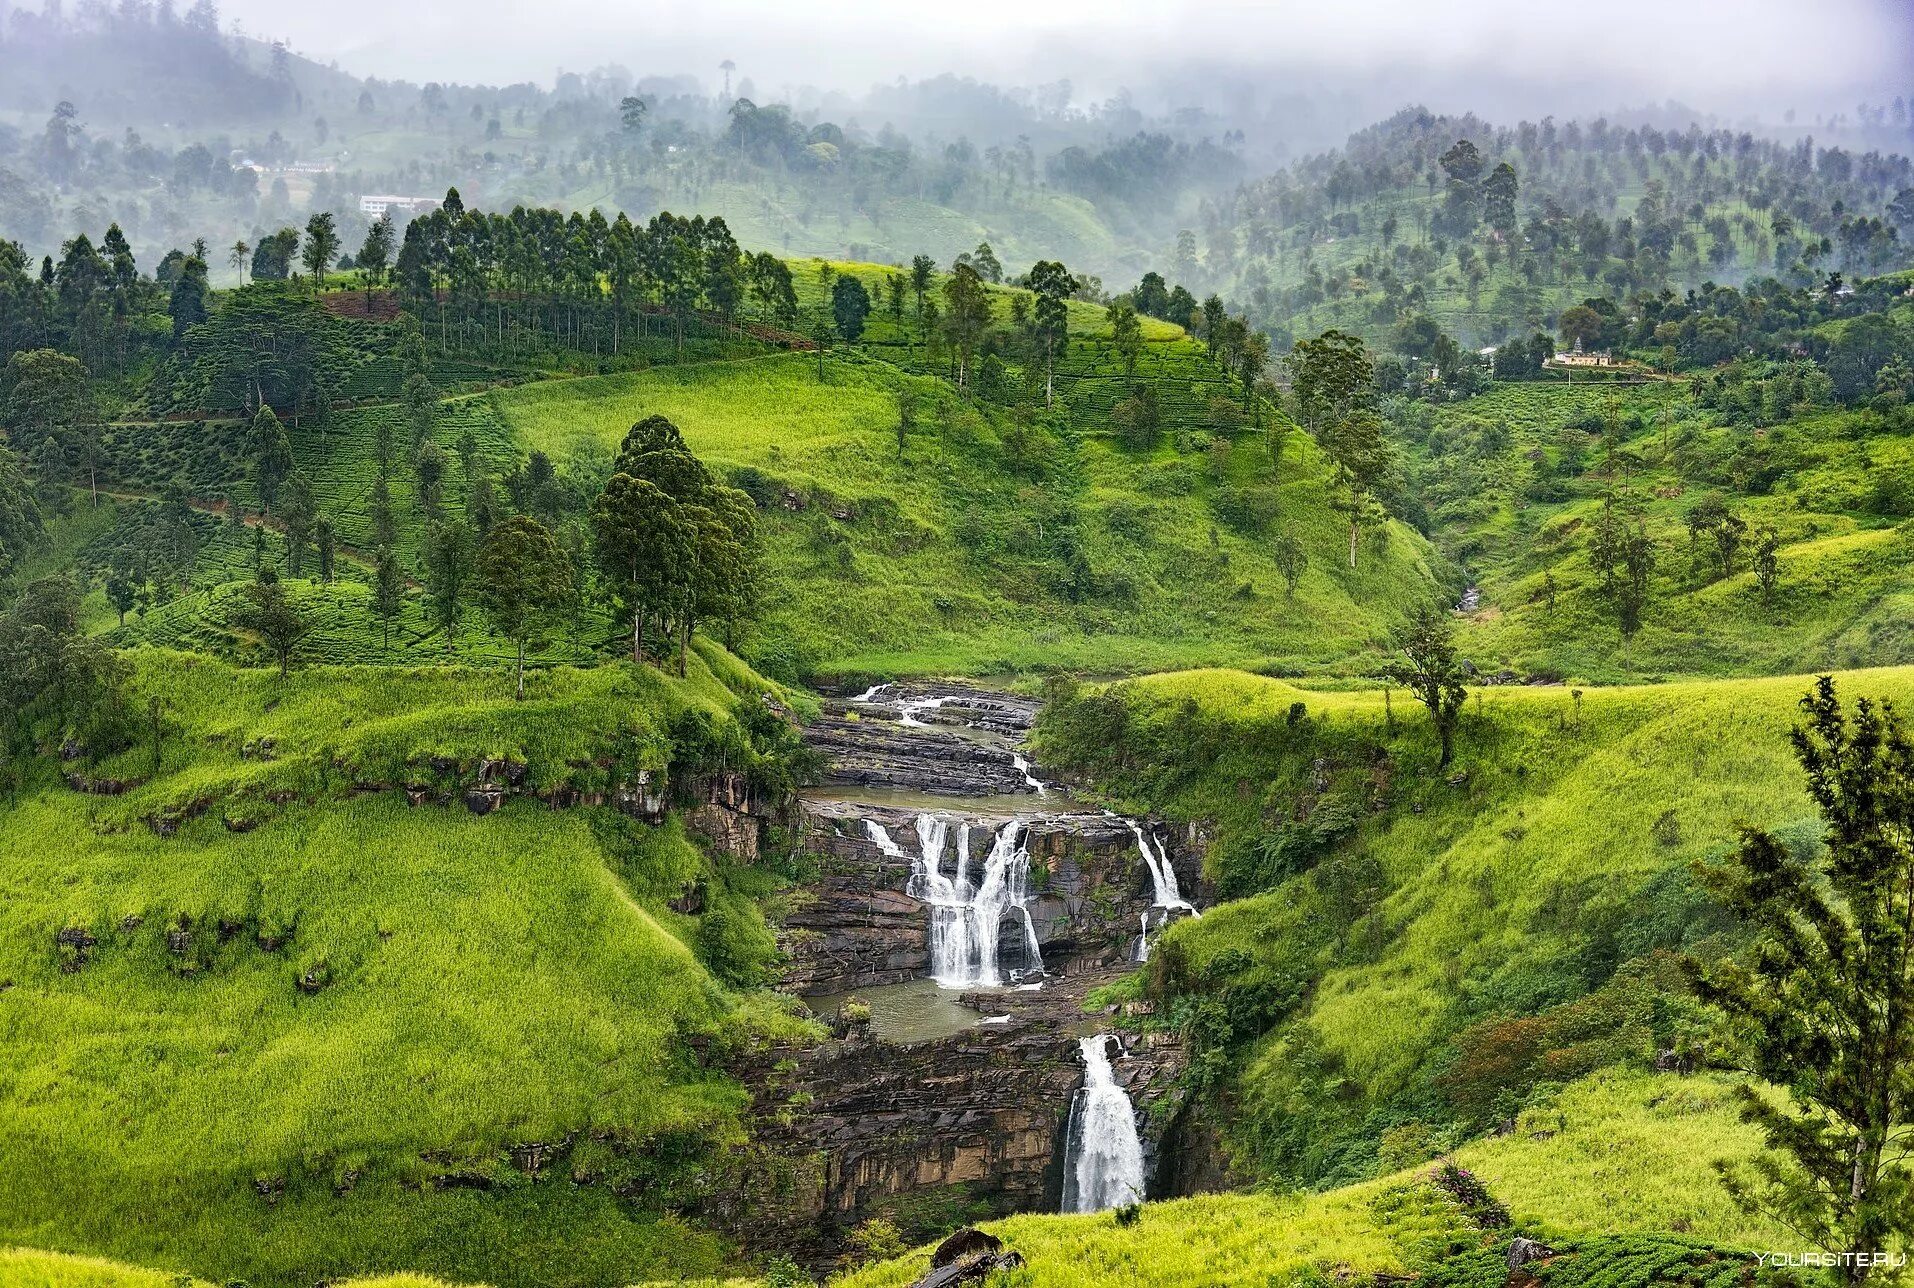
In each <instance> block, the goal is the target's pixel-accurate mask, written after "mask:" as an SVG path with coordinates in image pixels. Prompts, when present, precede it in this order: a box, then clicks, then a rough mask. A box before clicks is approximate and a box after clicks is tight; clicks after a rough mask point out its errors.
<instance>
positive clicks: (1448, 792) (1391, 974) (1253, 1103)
mask: <svg viewBox="0 0 1914 1288" xmlns="http://www.w3.org/2000/svg"><path fill="white" fill-rule="evenodd" d="M1839 685H1840V688H1841V691H1842V692H1843V694H1845V695H1846V696H1848V697H1850V698H1854V697H1860V696H1869V697H1876V698H1892V699H1895V700H1897V701H1899V702H1901V703H1902V704H1905V703H1906V702H1907V701H1908V699H1909V697H1910V691H1911V690H1914V671H1910V670H1908V669H1906V668H1901V669H1889V670H1875V671H1856V672H1848V673H1844V674H1843V675H1841V676H1840V677H1839ZM1807 686H1808V681H1807V679H1805V678H1803V677H1781V678H1774V679H1757V680H1732V681H1715V682H1705V683H1690V684H1675V685H1662V686H1653V687H1641V688H1617V689H1596V690H1588V691H1583V690H1574V691H1568V690H1566V689H1564V688H1560V687H1549V688H1533V687H1525V688H1506V689H1496V688H1488V689H1478V690H1476V691H1475V692H1474V694H1473V695H1472V697H1471V698H1470V700H1469V703H1468V705H1467V707H1466V708H1465V711H1464V713H1463V716H1462V720H1461V727H1460V732H1459V740H1458V755H1457V760H1456V763H1455V765H1454V772H1453V773H1444V774H1438V773H1437V772H1436V771H1435V761H1436V755H1435V744H1434V738H1433V735H1432V734H1431V732H1430V730H1429V728H1428V725H1427V722H1426V720H1425V719H1424V717H1423V713H1422V711H1421V708H1419V707H1416V706H1414V705H1413V703H1411V702H1410V701H1408V700H1406V699H1405V698H1404V695H1403V693H1402V692H1401V691H1397V692H1396V693H1395V694H1394V695H1393V696H1394V698H1395V699H1396V700H1395V701H1394V702H1392V703H1388V702H1386V701H1385V695H1384V694H1383V693H1381V692H1379V691H1377V690H1373V689H1372V690H1368V691H1363V692H1353V691H1352V692H1330V691H1322V690H1310V689H1302V688H1297V687H1295V686H1293V685H1289V684H1285V683H1283V682H1280V681H1276V680H1270V679H1262V678H1257V677H1252V676H1247V675H1242V674H1239V673H1235V672H1227V671H1209V672H1195V673H1190V674H1183V675H1162V676H1151V677H1146V678H1144V679H1140V680H1135V681H1130V682H1127V683H1123V684H1119V685H1115V686H1112V687H1108V688H1104V689H1101V690H1095V691H1086V692H1084V693H1081V694H1077V695H1075V696H1069V695H1066V696H1065V700H1064V701H1063V702H1062V703H1061V704H1059V705H1056V706H1053V708H1052V709H1051V710H1050V711H1049V712H1047V713H1046V716H1045V719H1044V723H1043V725H1042V726H1041V729H1040V732H1041V734H1042V738H1041V743H1040V748H1041V750H1042V752H1043V754H1044V757H1045V761H1044V763H1046V764H1050V765H1056V766H1067V767H1070V768H1073V769H1076V770H1078V771H1081V772H1085V773H1088V774H1090V775H1092V776H1093V778H1094V779H1095V781H1097V782H1099V783H1101V784H1102V785H1104V786H1105V787H1106V788H1107V789H1108V790H1109V792H1110V793H1111V794H1112V796H1113V798H1114V799H1115V800H1116V801H1117V802H1118V803H1119V804H1120V807H1122V808H1126V809H1130V810H1133V811H1138V812H1140V811H1142V810H1144V809H1149V810H1151V811H1153V812H1156V813H1158V814H1160V815H1165V816H1167V817H1169V818H1172V819H1179V820H1180V819H1188V820H1192V821H1197V820H1201V821H1202V824H1201V825H1202V826H1203V827H1204V828H1205V829H1206V830H1208V831H1210V833H1211V835H1212V836H1213V838H1214V839H1213V842H1212V845H1211V848H1210V851H1209V857H1208V859H1207V873H1208V876H1209V877H1210V879H1211V880H1212V881H1214V882H1215V884H1216V887H1217V890H1218V893H1219V895H1221V896H1222V897H1224V898H1226V899H1228V900H1229V902H1225V903H1223V904H1221V905H1220V906H1218V907H1216V908H1215V909H1213V910H1212V911H1210V912H1208V913H1206V914H1205V915H1204V916H1203V917H1202V918H1201V919H1200V920H1187V921H1182V922H1179V923H1178V924H1177V925H1175V926H1174V927H1173V928H1172V929H1171V930H1170V931H1169V932H1168V933H1167V934H1166V935H1165V936H1164V938H1163V940H1162V943H1161V946H1160V948H1159V949H1158V950H1157V951H1155V952H1153V954H1152V957H1151V962H1150V965H1149V968H1148V970H1147V973H1146V975H1145V976H1143V977H1139V978H1138V979H1137V980H1135V981H1133V982H1132V983H1131V984H1130V985H1126V986H1125V987H1124V988H1122V989H1120V990H1118V995H1119V996H1122V997H1126V998H1127V997H1138V996H1145V997H1147V998H1149V999H1150V1000H1152V1001H1153V1002H1155V1003H1156V1014H1155V1016H1154V1017H1152V1018H1151V1019H1149V1020H1147V1021H1145V1023H1146V1024H1156V1025H1168V1026H1172V1027H1175V1028H1177V1029H1179V1030H1180V1031H1181V1032H1182V1033H1183V1034H1184V1036H1185V1038H1186V1039H1187V1040H1189V1041H1192V1042H1194V1043H1196V1044H1197V1045H1198V1047H1199V1048H1200V1049H1203V1050H1206V1051H1208V1052H1211V1053H1212V1055H1211V1057H1210V1058H1209V1059H1207V1060H1206V1059H1205V1058H1203V1057H1199V1058H1198V1059H1197V1061H1196V1062H1195V1064H1194V1066H1193V1067H1194V1068H1195V1070H1196V1071H1197V1079H1198V1081H1197V1085H1198V1086H1199V1087H1201V1088H1203V1090H1204V1094H1205V1095H1206V1096H1209V1097H1213V1098H1214V1101H1215V1103H1216V1105H1217V1106H1219V1113H1220V1116H1221V1117H1222V1118H1223V1119H1224V1120H1225V1122H1226V1124H1227V1126H1226V1128H1225V1136H1226V1139H1227V1140H1228V1142H1229V1148H1230V1152H1231V1154H1232V1156H1233V1157H1235V1159H1236V1160H1237V1162H1238V1164H1239V1166H1241V1167H1242V1168H1243V1169H1244V1170H1245V1171H1246V1173H1247V1174H1249V1175H1253V1176H1259V1177H1267V1178H1271V1179H1274V1180H1276V1181H1279V1182H1285V1183H1291V1184H1294V1183H1305V1184H1321V1183H1324V1182H1333V1181H1343V1180H1353V1179H1357V1178H1361V1177H1364V1176H1367V1175H1369V1174H1370V1173H1371V1172H1372V1170H1373V1169H1374V1167H1375V1165H1376V1159H1377V1157H1378V1153H1377V1151H1378V1147H1379V1145H1378V1143H1379V1142H1381V1141H1386V1140H1387V1139H1388V1133H1389V1132H1390V1131H1391V1130H1392V1129H1403V1128H1409V1127H1413V1129H1414V1130H1415V1131H1416V1132H1419V1133H1427V1134H1428V1136H1429V1137H1430V1138H1433V1139H1437V1140H1455V1139H1462V1138H1466V1137H1468V1136H1469V1135H1471V1134H1472V1133H1476V1132H1479V1131H1481V1130H1483V1129H1485V1128H1487V1127H1489V1126H1491V1125H1492V1124H1494V1123H1495V1122H1497V1121H1500V1120H1502V1119H1504V1118H1507V1117H1510V1116H1513V1115H1514V1114H1516V1113H1517V1112H1518V1111H1519V1110H1520V1109H1521V1108H1522V1106H1523V1105H1524V1104H1525V1103H1528V1101H1527V1098H1528V1097H1530V1096H1532V1095H1535V1094H1538V1091H1539V1092H1542V1093H1545V1092H1546V1089H1547V1087H1548V1086H1549V1085H1550V1084H1552V1083H1556V1082H1559V1081H1561V1080H1563V1079H1565V1078H1570V1077H1575V1076H1579V1075H1580V1074H1582V1073H1585V1072H1588V1071H1590V1070H1593V1069H1596V1068H1600V1067H1603V1066H1605V1065H1609V1064H1612V1063H1616V1062H1622V1063H1631V1064H1637V1065H1642V1064H1646V1063H1647V1062H1649V1061H1650V1060H1652V1059H1654V1058H1656V1057H1657V1056H1658V1055H1660V1054H1661V1053H1662V1052H1667V1051H1673V1052H1677V1053H1682V1052H1688V1053H1690V1054H1684V1055H1680V1057H1679V1058H1682V1059H1684V1060H1687V1059H1693V1058H1695V1057H1696V1056H1698V1055H1699V1054H1700V1052H1701V1050H1702V1044H1703V1041H1704V1036H1705V1026H1703V1025H1701V1024H1700V1023H1699V1022H1698V1021H1699V1017H1698V1015H1697V1013H1696V1012H1695V1011H1694V1009H1693V1007H1694V1003H1693V1002H1692V1001H1690V1000H1688V998H1687V994H1686V988H1685V985H1684V984H1683V982H1682V980H1681V978H1680V975H1679V972H1678V971H1676V970H1675V969H1674V966H1673V962H1672V960H1671V958H1670V954H1671V953H1673V952H1676V951H1695V952H1701V953H1704V954H1706V953H1709V952H1713V951H1719V950H1720V948H1721V947H1722V946H1723V945H1725V944H1728V943H1732V942H1733V935H1734V933H1735V932H1734V930H1733V927H1732V925H1731V924H1730V923H1728V922H1727V921H1725V920H1724V919H1723V918H1722V916H1721V914H1720V913H1719V911H1718V910H1717V909H1716V908H1715V906H1714V905H1713V904H1712V902H1711V901H1710V900H1709V899H1708V898H1707V897H1706V896H1705V895H1704V894H1703V893H1701V891H1700V890H1699V889H1698V888H1697V887H1696V885H1695V883H1694V880H1693V877H1692V875H1691V873H1690V865H1691V864H1692V863H1693V862H1694V861H1695V860H1699V859H1707V858H1711V857H1717V856H1719V855H1720V854H1721V853H1722V852H1723V851H1724V850H1725V849H1726V848H1727V847H1728V846H1729V845H1731V844H1732V843H1733V841H1734V838H1735V835H1736V832H1735V829H1736V827H1737V826H1738V825H1740V824H1742V823H1749V824H1754V825H1759V826H1763V827H1767V828H1770V829H1776V830H1778V832H1779V833H1780V834H1781V835H1782V836H1783V837H1784V838H1786V839H1787V840H1788V842H1789V843H1790V844H1792V845H1798V846H1813V845H1816V844H1818V843H1819V842H1818V837H1819V834H1820V830H1819V825H1818V822H1817V819H1816V816H1815V814H1814V812H1813V809H1812V806H1811V805H1810V803H1809V801H1808V799H1807V797H1806V795H1805V792H1804V785H1803V782H1802V779H1801V777H1800V774H1799V771H1798V769H1797V767H1796V765H1795V762H1794V760H1793V758H1792V756H1791V754H1790V751H1789V747H1788V743H1787V739H1786V736H1785V735H1786V731H1787V730H1788V728H1789V727H1790V725H1791V723H1792V721H1793V719H1794V717H1795V715H1796V713H1795V711H1794V703H1795V701H1796V700H1797V699H1799V698H1800V697H1801V696H1802V695H1803V693H1804V692H1805V691H1806V689H1807Z"/></svg>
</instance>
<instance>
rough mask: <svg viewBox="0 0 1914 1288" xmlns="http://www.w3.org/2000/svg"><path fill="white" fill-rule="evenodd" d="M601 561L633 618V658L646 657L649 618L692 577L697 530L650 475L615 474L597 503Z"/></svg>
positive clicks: (609, 582) (659, 613) (595, 522)
mask: <svg viewBox="0 0 1914 1288" xmlns="http://www.w3.org/2000/svg"><path fill="white" fill-rule="evenodd" d="M592 528H593V533H594V536H595V537H596V552H597V556H598V565H599V567H600V568H601V569H602V570H603V572H604V574H605V581H606V584H607V585H608V586H610V587H611V589H612V592H613V593H614V594H615V595H616V596H617V597H618V599H619V600H620V601H621V602H622V604H623V606H624V608H625V611H626V613H628V614H629V616H630V620H631V660H632V661H634V662H643V661H644V660H645V621H646V619H647V618H649V617H652V616H654V615H655V616H658V617H664V616H665V615H666V614H667V613H668V612H669V611H670V609H671V607H672V605H673V602H674V601H673V596H674V594H675V593H676V592H677V589H678V588H679V587H681V586H682V585H683V584H684V583H685V581H686V580H687V574H688V571H689V568H690V565H691V546H692V542H693V540H694V533H693V531H692V529H691V526H690V525H689V524H687V523H686V522H685V521H684V519H683V518H682V517H681V515H680V513H679V506H678V504H677V503H676V502H675V501H674V499H673V498H672V497H671V496H669V495H668V494H667V493H665V492H664V491H663V490H662V489H660V488H659V487H658V485H657V484H655V483H653V482H651V480H649V479H643V478H634V477H632V476H631V475H629V474H622V473H621V474H614V475H612V477H611V479H610V481H609V482H607V483H606V484H605V489H604V491H603V492H601V493H600V494H599V496H598V499H597V501H595V502H594V503H593V504H592Z"/></svg>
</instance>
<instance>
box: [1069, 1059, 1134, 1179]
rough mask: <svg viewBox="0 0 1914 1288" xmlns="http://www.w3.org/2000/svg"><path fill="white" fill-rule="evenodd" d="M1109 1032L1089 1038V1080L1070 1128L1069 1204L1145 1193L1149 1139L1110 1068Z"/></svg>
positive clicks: (1086, 1070)
mask: <svg viewBox="0 0 1914 1288" xmlns="http://www.w3.org/2000/svg"><path fill="white" fill-rule="evenodd" d="M1110 1041H1111V1037H1110V1035H1109V1034H1108V1033H1099V1034H1097V1036H1095V1037H1093V1038H1084V1039H1083V1040H1082V1041H1081V1042H1079V1043H1078V1044H1077V1048H1078V1050H1080V1051H1082V1053H1083V1086H1082V1087H1081V1088H1080V1089H1079V1090H1078V1091H1077V1094H1076V1098H1075V1099H1074V1100H1072V1101H1071V1102H1070V1126H1069V1129H1068V1131H1067V1132H1066V1133H1065V1145H1064V1160H1063V1210H1064V1211H1065V1212H1103V1211H1107V1210H1109V1209H1110V1208H1114V1207H1122V1206H1123V1205H1124V1204H1126V1203H1136V1202H1140V1201H1141V1200H1142V1198H1143V1141H1142V1139H1141V1138H1140V1137H1139V1136H1138V1135H1137V1131H1136V1111H1135V1110H1134V1109H1133V1108H1131V1106H1130V1097H1129V1096H1128V1095H1127V1094H1126V1093H1125V1092H1124V1090H1123V1088H1122V1087H1121V1086H1120V1085H1119V1084H1118V1083H1117V1080H1116V1074H1115V1072H1114V1071H1113V1070H1112V1069H1111V1068H1110V1051H1109V1043H1110Z"/></svg>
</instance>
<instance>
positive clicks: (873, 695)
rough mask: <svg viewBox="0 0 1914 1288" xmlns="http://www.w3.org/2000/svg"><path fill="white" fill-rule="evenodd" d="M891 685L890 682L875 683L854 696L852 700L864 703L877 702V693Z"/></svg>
mask: <svg viewBox="0 0 1914 1288" xmlns="http://www.w3.org/2000/svg"><path fill="white" fill-rule="evenodd" d="M890 687H891V686H890V685H889V684H873V685H872V686H871V687H870V688H868V689H866V690H864V692H862V693H860V694H858V695H857V696H856V697H854V698H852V699H851V701H853V702H863V703H870V702H875V701H877V695H878V694H880V693H882V692H883V691H884V690H886V689H888V688H890Z"/></svg>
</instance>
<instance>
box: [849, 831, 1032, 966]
mask: <svg viewBox="0 0 1914 1288" xmlns="http://www.w3.org/2000/svg"><path fill="white" fill-rule="evenodd" d="M970 831H971V827H970V824H969V823H960V824H958V830H957V846H956V849H957V854H956V856H955V859H954V861H953V864H952V869H953V870H952V872H951V874H950V875H946V874H945V872H944V845H945V841H946V840H947V839H948V838H949V835H950V820H949V819H948V818H945V817H943V816H941V815H936V814H922V815H919V816H918V819H917V841H918V847H919V849H918V855H917V857H916V858H909V856H908V855H906V854H905V852H904V849H903V847H902V846H900V845H898V844H897V842H896V841H894V840H893V839H892V838H891V836H890V834H889V833H888V832H886V831H885V830H884V827H883V825H882V824H881V823H877V822H874V821H872V820H869V819H867V820H865V823H864V832H865V835H867V836H869V837H870V838H871V841H872V842H873V843H874V844H876V846H877V848H878V849H880V850H882V851H883V852H884V853H885V854H886V855H887V856H889V857H890V858H894V859H906V858H908V859H909V862H910V864H911V875H910V883H909V884H908V885H907V886H905V888H904V892H905V893H906V894H908V895H910V896H911V897H912V898H913V899H921V900H923V901H924V902H925V903H927V904H929V905H930V973H931V978H932V979H934V980H936V981H937V983H938V985H939V986H940V987H943V988H997V987H999V986H1001V985H1002V984H1003V982H1004V977H1003V972H1002V971H1001V970H1000V969H999V968H998V965H997V946H998V938H999V931H1000V928H1001V927H1002V924H1003V919H1004V916H1005V915H1006V914H1007V913H1008V912H1009V911H1010V910H1011V909H1012V908H1014V909H1016V911H1017V914H1018V916H1019V917H1021V918H1022V920H1023V932H1024V952H1025V955H1026V961H1027V962H1028V963H1029V967H1028V970H1027V971H1026V972H1025V973H1026V974H1039V975H1040V974H1042V973H1043V952H1042V949H1041V948H1040V946H1039V945H1038V942H1037V927H1036V923H1035V922H1033V921H1032V920H1031V918H1030V909H1029V907H1028V906H1027V905H1028V902H1029V898H1030V852H1029V850H1027V849H1026V848H1025V847H1024V844H1023V842H1024V838H1025V833H1026V825H1025V823H1024V822H1023V820H1022V819H1013V820H1012V821H1010V822H1008V823H1006V824H1004V826H1003V827H1002V829H1001V830H999V831H998V832H997V833H996V835H995V836H994V837H992V838H991V843H990V852H989V854H988V855H986V857H985V858H984V867H983V872H982V874H981V875H980V876H979V877H978V878H977V880H976V881H975V882H974V883H973V881H972V880H971V875H970Z"/></svg>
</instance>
